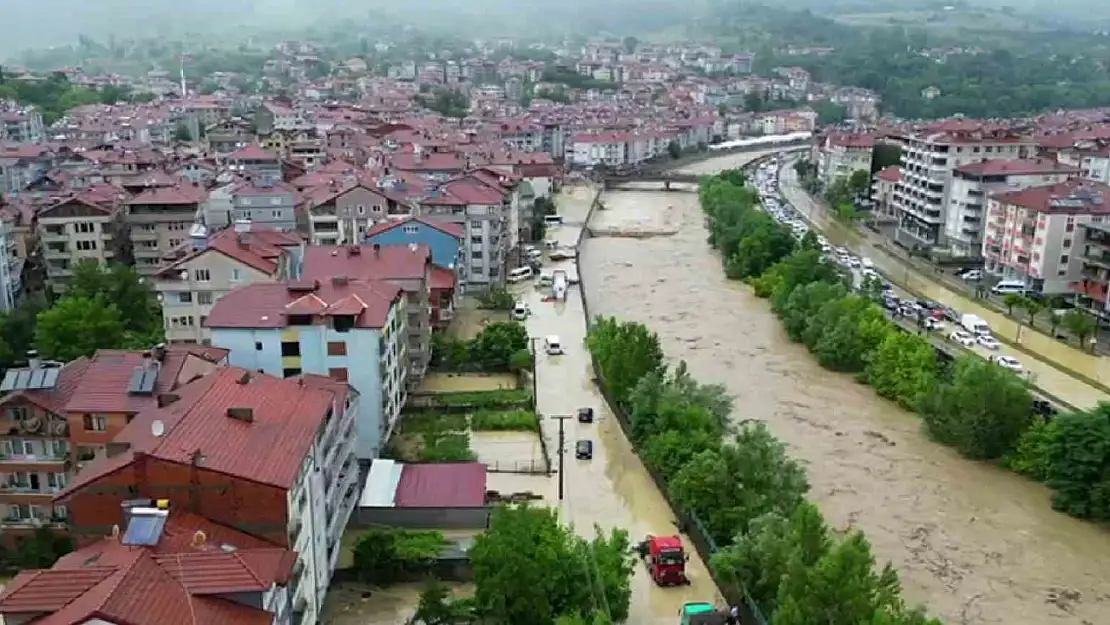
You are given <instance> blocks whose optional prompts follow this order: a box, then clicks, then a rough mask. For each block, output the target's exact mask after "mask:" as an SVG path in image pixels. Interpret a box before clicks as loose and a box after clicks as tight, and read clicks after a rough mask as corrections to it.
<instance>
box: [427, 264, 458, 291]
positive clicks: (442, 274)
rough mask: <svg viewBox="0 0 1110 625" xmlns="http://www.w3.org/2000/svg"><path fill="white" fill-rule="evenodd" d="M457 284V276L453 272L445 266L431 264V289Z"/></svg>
mask: <svg viewBox="0 0 1110 625" xmlns="http://www.w3.org/2000/svg"><path fill="white" fill-rule="evenodd" d="M457 284H458V276H456V275H455V272H454V271H453V270H451V269H448V268H446V267H440V266H439V265H432V285H431V288H433V289H453V288H455V286H456V285H457Z"/></svg>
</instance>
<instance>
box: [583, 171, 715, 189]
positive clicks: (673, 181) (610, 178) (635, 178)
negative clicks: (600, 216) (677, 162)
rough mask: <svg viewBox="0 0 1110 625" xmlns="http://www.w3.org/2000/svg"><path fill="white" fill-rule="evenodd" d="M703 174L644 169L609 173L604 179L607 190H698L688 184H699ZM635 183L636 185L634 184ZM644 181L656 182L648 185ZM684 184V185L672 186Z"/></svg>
mask: <svg viewBox="0 0 1110 625" xmlns="http://www.w3.org/2000/svg"><path fill="white" fill-rule="evenodd" d="M700 181H701V176H699V175H696V174H683V173H677V172H661V171H643V172H630V173H627V174H609V175H606V176H605V178H604V179H603V182H604V183H605V190H606V191H609V190H614V189H620V190H622V191H658V190H659V187H660V186H662V188H663V190H664V191H694V192H696V191H697V188H696V187H691V186H686V185H692V184H697V183H698V182H700ZM633 183H635V185H633ZM643 183H656V184H653V185H650V186H649V185H646V184H643ZM672 185H682V186H672Z"/></svg>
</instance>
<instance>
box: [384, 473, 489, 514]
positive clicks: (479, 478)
mask: <svg viewBox="0 0 1110 625" xmlns="http://www.w3.org/2000/svg"><path fill="white" fill-rule="evenodd" d="M394 501H395V505H396V507H398V508H423V507H428V508H440V507H443V508H452V507H479V506H484V505H485V503H486V465H484V464H482V463H481V462H447V463H434V464H406V465H404V467H403V468H402V469H401V479H400V481H398V482H397V490H396V493H395V495H394Z"/></svg>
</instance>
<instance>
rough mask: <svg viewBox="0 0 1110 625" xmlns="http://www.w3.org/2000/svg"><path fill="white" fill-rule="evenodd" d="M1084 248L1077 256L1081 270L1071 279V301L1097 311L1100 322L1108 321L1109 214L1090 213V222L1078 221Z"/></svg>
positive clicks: (1109, 290) (1109, 280)
mask: <svg viewBox="0 0 1110 625" xmlns="http://www.w3.org/2000/svg"><path fill="white" fill-rule="evenodd" d="M1080 229H1081V230H1082V233H1083V236H1082V240H1083V252H1082V255H1081V257H1080V263H1081V264H1082V270H1081V271H1080V273H1079V279H1077V280H1076V281H1075V282H1072V283H1071V285H1070V286H1071V290H1072V293H1074V299H1073V300H1072V302H1073V303H1074V304H1075V306H1076V307H1077V308H1082V309H1084V310H1087V311H1089V312H1090V313H1092V314H1094V315H1097V316H1098V317H1099V318H1101V319H1102V321H1103V322H1107V321H1110V297H1107V294H1108V292H1110V218H1107V217H1106V216H1103V215H1093V216H1091V221H1090V223H1085V224H1082V225H1080Z"/></svg>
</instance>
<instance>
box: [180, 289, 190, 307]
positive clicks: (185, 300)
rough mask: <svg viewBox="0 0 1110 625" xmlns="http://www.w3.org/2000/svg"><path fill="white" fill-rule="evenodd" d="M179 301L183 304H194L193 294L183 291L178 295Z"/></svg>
mask: <svg viewBox="0 0 1110 625" xmlns="http://www.w3.org/2000/svg"><path fill="white" fill-rule="evenodd" d="M177 301H178V302H180V303H182V304H191V303H193V294H192V293H190V292H189V291H181V292H179V293H178V294H177Z"/></svg>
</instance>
